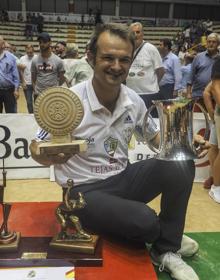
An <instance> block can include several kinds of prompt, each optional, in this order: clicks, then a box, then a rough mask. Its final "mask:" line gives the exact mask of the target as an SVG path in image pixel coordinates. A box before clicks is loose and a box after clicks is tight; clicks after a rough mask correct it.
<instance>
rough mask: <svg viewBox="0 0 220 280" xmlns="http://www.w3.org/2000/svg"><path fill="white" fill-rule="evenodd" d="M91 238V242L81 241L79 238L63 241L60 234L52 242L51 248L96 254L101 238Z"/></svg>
mask: <svg viewBox="0 0 220 280" xmlns="http://www.w3.org/2000/svg"><path fill="white" fill-rule="evenodd" d="M90 236H91V238H90V239H89V240H80V239H77V238H74V239H70V240H68V239H66V240H62V239H60V236H59V234H57V235H56V236H54V238H53V239H52V241H51V242H50V247H51V248H54V249H56V250H61V251H66V252H76V253H83V254H94V253H95V249H96V245H97V242H98V240H99V237H98V236H97V235H90Z"/></svg>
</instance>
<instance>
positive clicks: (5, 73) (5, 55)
mask: <svg viewBox="0 0 220 280" xmlns="http://www.w3.org/2000/svg"><path fill="white" fill-rule="evenodd" d="M18 88H19V73H18V69H17V65H16V59H15V57H14V55H12V54H11V53H10V52H9V51H7V50H5V41H4V39H3V37H2V36H0V112H1V113H2V110H3V106H4V108H5V112H6V113H16V99H17V98H18V97H19V92H18Z"/></svg>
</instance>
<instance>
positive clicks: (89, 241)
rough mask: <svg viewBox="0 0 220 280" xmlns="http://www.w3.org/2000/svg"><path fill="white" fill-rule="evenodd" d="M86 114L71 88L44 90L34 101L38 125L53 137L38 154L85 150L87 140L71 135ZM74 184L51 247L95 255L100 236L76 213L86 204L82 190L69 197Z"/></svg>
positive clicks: (62, 207)
mask: <svg viewBox="0 0 220 280" xmlns="http://www.w3.org/2000/svg"><path fill="white" fill-rule="evenodd" d="M83 114H84V111H83V106H82V104H81V101H80V99H79V98H78V96H77V95H76V94H75V93H73V92H72V91H71V90H69V89H67V88H63V87H52V88H49V89H47V90H45V91H43V92H42V93H41V95H40V96H39V97H38V98H37V100H36V102H35V107H34V115H35V119H36V121H37V123H38V124H39V126H40V127H41V128H43V129H44V130H45V131H46V132H49V133H50V134H51V136H52V138H51V141H47V142H44V143H41V144H40V145H39V146H38V150H37V154H39V155H40V154H44V155H48V156H50V155H57V154H60V153H64V154H65V153H67V154H72V155H74V154H77V153H80V152H84V151H86V149H87V144H86V141H85V140H74V139H72V135H71V133H72V131H73V130H74V129H75V128H76V127H77V126H78V125H79V124H80V122H81V120H82V118H83ZM72 187H73V181H72V180H68V181H67V188H63V202H62V203H61V204H60V205H59V206H58V208H57V209H56V217H57V220H58V222H59V223H60V226H61V231H60V232H59V233H58V234H57V236H55V237H54V238H53V240H52V241H51V243H50V246H51V247H53V248H55V249H58V250H63V251H72V252H78V253H87V254H93V253H94V252H95V247H96V244H97V241H98V236H96V235H90V234H88V233H87V232H85V231H84V230H83V229H82V226H81V223H80V221H79V218H78V217H77V216H76V215H75V213H74V212H75V210H77V209H81V208H83V207H85V205H86V202H85V200H84V197H83V195H82V194H81V193H80V192H79V193H78V198H77V199H70V197H69V193H70V190H71V188H72ZM71 231H72V232H71Z"/></svg>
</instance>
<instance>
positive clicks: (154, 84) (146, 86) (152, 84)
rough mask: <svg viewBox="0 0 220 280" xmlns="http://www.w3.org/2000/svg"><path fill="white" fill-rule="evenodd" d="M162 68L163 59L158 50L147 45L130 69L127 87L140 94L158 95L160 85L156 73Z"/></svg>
mask: <svg viewBox="0 0 220 280" xmlns="http://www.w3.org/2000/svg"><path fill="white" fill-rule="evenodd" d="M137 51H138V50H137ZM134 55H135V54H134ZM161 67H163V64H162V59H161V56H160V53H159V52H158V50H157V48H156V47H155V46H154V45H152V44H150V43H145V44H144V46H143V47H142V49H141V50H140V52H139V53H138V55H137V56H136V57H135V59H134V61H133V63H132V65H131V67H130V70H129V73H128V77H127V79H126V85H127V86H128V87H129V88H131V89H133V90H134V91H136V92H137V93H138V94H153V93H157V92H158V91H159V85H158V80H157V74H156V72H155V71H156V69H158V68H161Z"/></svg>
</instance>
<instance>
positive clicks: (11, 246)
mask: <svg viewBox="0 0 220 280" xmlns="http://www.w3.org/2000/svg"><path fill="white" fill-rule="evenodd" d="M14 235H15V240H14V241H13V242H10V243H8V244H3V243H2V244H0V252H15V251H17V250H18V245H19V242H20V237H21V233H20V232H14Z"/></svg>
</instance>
